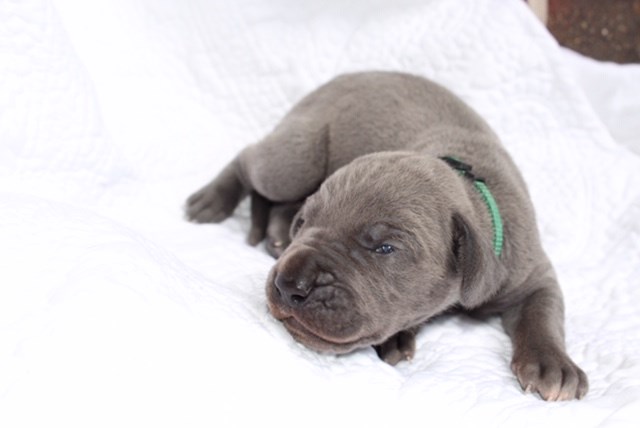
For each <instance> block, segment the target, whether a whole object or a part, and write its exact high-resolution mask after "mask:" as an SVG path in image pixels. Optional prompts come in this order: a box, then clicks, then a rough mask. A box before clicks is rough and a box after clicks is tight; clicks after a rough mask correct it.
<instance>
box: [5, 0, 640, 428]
mask: <svg viewBox="0 0 640 428" xmlns="http://www.w3.org/2000/svg"><path fill="white" fill-rule="evenodd" d="M368 69H385V70H403V71H408V72H412V73H417V74H421V75H424V76H427V77H430V78H432V79H434V80H436V81H438V82H440V83H442V84H444V85H446V86H447V87H449V88H450V89H451V90H453V91H454V92H456V93H457V94H459V95H460V96H461V97H462V98H463V99H465V100H466V101H467V102H468V103H470V104H471V105H472V106H473V107H474V108H475V109H477V110H478V111H479V112H480V113H481V114H482V115H483V116H484V117H485V118H486V119H487V120H488V121H489V122H490V124H491V125H492V126H493V127H494V128H495V130H496V131H497V132H498V134H499V135H500V137H501V138H502V141H503V143H504V145H505V146H506V147H507V148H508V150H509V151H510V152H511V153H512V155H513V157H514V158H515V160H516V162H517V163H518V165H519V166H520V167H521V169H522V171H523V173H524V175H525V178H526V180H527V181H528V184H529V187H530V190H531V193H532V197H533V199H534V204H535V205H536V208H537V213H538V220H539V225H540V230H541V232H542V236H543V241H544V246H545V248H546V249H547V251H548V253H549V255H550V257H551V259H552V260H553V262H554V264H555V266H556V269H557V273H558V276H559V278H560V280H561V284H562V287H563V290H564V295H565V301H566V339H567V340H566V341H567V348H568V352H569V354H570V355H571V356H572V357H573V358H574V360H575V362H576V363H577V364H579V365H580V366H581V367H582V368H583V369H584V370H585V371H586V372H587V374H588V375H589V379H590V385H591V389H590V392H589V394H588V395H587V396H586V397H585V398H584V399H583V400H582V401H574V402H566V403H546V402H543V401H542V400H540V399H539V398H538V397H537V396H534V395H530V394H529V395H527V394H524V393H523V392H522V391H521V389H520V387H519V385H518V383H517V381H516V379H515V377H514V376H513V374H512V373H511V371H510V369H509V362H510V357H511V345H510V343H509V340H508V339H507V337H506V335H505V334H504V332H503V331H502V328H501V326H500V322H499V320H497V319H495V320H491V321H489V322H487V323H484V322H483V323H480V322H477V321H474V320H471V319H468V318H466V317H464V316H451V317H446V318H443V319H439V320H437V321H436V322H432V323H430V324H428V325H427V326H425V327H424V328H423V330H422V331H421V333H420V334H419V336H418V338H417V342H418V343H417V348H418V349H417V353H416V356H415V359H414V361H412V362H410V363H401V364H399V365H398V366H397V367H390V366H388V365H386V364H385V363H383V362H381V361H379V360H378V358H377V357H376V355H375V353H374V352H373V350H372V349H363V350H361V351H358V352H355V353H353V354H350V355H346V356H341V357H335V356H327V355H318V354H316V353H314V352H312V351H309V350H307V349H305V348H303V347H302V346H300V345H298V344H297V343H295V342H294V341H293V339H292V338H291V337H290V336H289V335H288V334H287V333H286V331H285V330H284V329H283V328H282V326H281V325H279V324H278V323H277V322H276V321H274V320H273V319H272V318H271V317H270V315H269V314H268V312H267V310H266V306H265V295H264V291H263V290H264V283H265V278H266V275H267V272H268V270H269V269H270V267H271V265H272V264H273V261H272V260H271V259H270V258H269V257H268V256H267V255H266V253H265V251H264V250H263V249H262V248H260V247H258V248H252V247H249V246H248V245H246V243H245V236H246V232H247V229H248V221H247V211H248V210H247V206H246V204H245V205H243V206H242V207H241V209H240V211H239V212H238V213H237V214H236V215H235V216H234V217H233V218H231V219H229V220H227V221H226V222H224V223H222V224H219V225H194V224H190V223H187V222H185V221H184V220H183V218H182V204H183V201H184V199H185V198H186V197H187V196H188V195H189V193H190V192H192V191H194V190H196V188H198V187H199V186H201V185H203V184H204V183H205V182H206V181H207V180H209V179H211V178H212V177H213V176H214V175H215V174H216V173H217V172H218V171H219V170H220V169H221V168H222V166H223V165H225V164H226V163H227V162H228V161H229V160H230V159H231V158H232V157H233V156H234V155H235V154H236V153H237V152H238V151H239V150H240V149H241V148H242V147H244V146H245V145H247V144H250V143H253V142H256V141H257V140H258V139H259V138H261V137H262V136H263V135H265V134H266V133H267V132H269V130H270V129H271V128H272V127H273V126H274V125H275V124H276V123H277V121H278V120H279V119H280V118H281V117H282V115H283V114H284V113H285V112H286V111H287V109H288V108H289V107H290V106H291V105H292V104H293V103H294V102H295V101H297V100H298V99H300V98H301V97H302V96H303V95H305V94H306V93H307V92H308V91H310V90H312V89H313V88H315V87H316V86H317V85H319V84H321V83H323V82H324V81H326V80H328V79H330V78H331V77H333V76H334V75H336V74H339V73H342V72H346V71H354V70H368ZM594 80H597V79H594ZM635 96H640V94H635ZM634 120H635V121H637V120H638V118H637V117H636V118H635V119H634ZM636 137H637V136H636ZM629 141H631V140H628V141H627V144H626V145H621V144H618V143H616V142H615V140H614V139H613V138H611V135H610V132H609V131H608V130H607V128H606V127H605V126H604V125H603V123H602V121H601V120H600V119H599V118H598V116H597V115H596V114H595V112H594V110H593V108H592V107H591V105H590V103H589V100H588V98H587V97H586V96H585V93H584V91H583V90H582V89H581V87H580V86H579V85H578V84H577V83H576V81H575V79H574V78H573V77H572V74H571V72H570V69H569V68H568V67H567V66H566V65H565V63H564V61H563V55H562V53H561V51H560V49H559V48H558V47H557V45H556V44H555V42H554V41H553V39H552V38H551V37H550V36H549V35H548V33H547V32H546V30H545V29H544V27H543V26H542V25H541V24H540V23H538V22H537V21H536V19H535V18H534V17H533V15H531V14H530V12H529V11H528V10H527V8H526V5H525V3H524V2H523V1H520V0H457V1H452V0H399V1H397V0H387V1H385V0H351V1H344V0H314V1H298V0H270V1H266V0H264V1H261V0H233V1H230V0H186V1H178V0H173V1H172V0H92V1H73V0H21V1H9V0H5V1H2V2H0V242H1V247H0V252H1V254H0V275H1V276H0V278H1V279H0V426H2V427H20V426H29V427H41V426H66V427H71V426H74V427H75V426H77V427H96V426H132V427H144V426H154V427H155V426H180V427H182V426H220V427H225V426H240V425H243V426H257V425H258V424H261V425H263V426H264V425H266V426H270V425H273V426H349V425H350V424H356V423H357V424H358V425H357V426H364V424H374V425H377V424H380V425H384V426H398V425H400V426H441V425H444V424H453V425H455V424H464V425H471V424H473V425H474V426H483V425H486V426H501V425H502V426H518V427H524V426H564V427H566V426H575V427H578V426H579V427H594V426H603V425H611V426H638V425H639V422H640V333H639V332H640V306H639V305H638V302H639V301H640V260H639V259H640V155H639V154H638V153H640V151H635V152H634V151H633V150H630V149H629V144H630V143H629ZM639 143H640V142H639ZM636 147H637V146H636ZM247 423H251V424H252V425H247ZM409 424H411V425H409Z"/></svg>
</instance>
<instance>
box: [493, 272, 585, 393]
mask: <svg viewBox="0 0 640 428" xmlns="http://www.w3.org/2000/svg"><path fill="white" fill-rule="evenodd" d="M533 276H534V275H532V277H533ZM540 280H543V281H546V282H547V284H546V285H545V286H542V287H536V288H531V289H533V290H536V291H534V292H533V293H532V294H531V295H529V296H528V297H527V298H525V299H524V300H523V301H522V302H521V303H520V304H518V305H517V306H515V307H513V308H511V309H508V310H507V311H506V312H504V313H503V315H502V322H503V325H504V327H505V330H506V331H507V333H508V334H509V336H510V337H511V340H512V342H513V359H512V361H511V368H512V370H513V372H514V373H515V375H516V377H517V378H518V381H519V382H520V385H521V386H522V388H523V389H524V390H525V391H527V392H529V391H532V392H537V393H538V394H540V396H541V397H542V398H543V399H544V400H550V401H557V400H572V399H575V398H577V399H580V398H582V397H584V395H585V394H586V393H587V390H588V389H589V384H588V381H587V376H586V375H585V373H584V372H583V371H582V370H580V368H579V367H578V366H577V365H576V364H575V363H574V362H573V361H571V359H570V358H569V356H568V355H567V353H566V352H565V347H564V330H563V320H564V305H563V302H562V295H561V294H560V289H559V287H558V285H557V282H556V280H555V278H554V277H553V274H550V276H549V275H548V276H546V277H544V278H530V281H532V282H534V281H535V282H538V281H540Z"/></svg>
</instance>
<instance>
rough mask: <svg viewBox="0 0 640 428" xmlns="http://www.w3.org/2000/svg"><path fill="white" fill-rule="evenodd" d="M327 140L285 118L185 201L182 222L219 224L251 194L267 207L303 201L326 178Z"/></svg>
mask: <svg viewBox="0 0 640 428" xmlns="http://www.w3.org/2000/svg"><path fill="white" fill-rule="evenodd" d="M328 138H329V132H328V127H327V126H321V125H317V124H315V123H313V122H312V123H308V121H305V120H299V119H296V118H295V117H286V118H285V119H284V120H283V121H282V123H280V125H279V126H278V127H277V128H276V129H275V130H274V131H273V132H272V133H271V134H269V135H268V136H267V137H266V138H265V139H264V140H263V141H261V142H260V143H258V144H254V145H252V146H249V147H247V148H245V149H244V150H243V151H242V152H241V153H240V154H239V155H238V156H237V157H236V158H235V159H234V160H233V162H231V163H230V164H229V165H227V167H226V168H224V169H223V170H222V172H221V173H220V174H219V175H218V176H217V177H216V178H215V179H214V180H213V181H211V182H210V183H209V184H207V185H206V186H204V187H203V188H202V189H200V190H198V191H197V192H196V193H194V194H193V195H191V196H190V197H189V198H188V199H187V204H186V216H187V218H188V219H189V220H191V221H193V222H196V223H209V222H211V223H218V222H221V221H223V220H225V219H226V218H227V217H229V216H230V215H231V214H233V211H234V210H235V209H236V207H237V206H238V204H239V203H240V201H241V200H242V199H243V198H244V197H245V196H247V195H248V194H249V193H250V192H251V191H255V192H257V193H258V194H259V195H260V196H261V197H262V198H263V199H265V200H268V201H271V202H287V203H288V202H292V201H300V200H303V199H304V198H306V197H307V196H309V195H310V194H311V193H313V192H314V191H316V190H317V189H318V187H319V186H320V184H321V183H322V181H324V179H325V178H326V174H327V162H328V144H329V143H328ZM254 233H258V231H257V230H256V231H254ZM256 236H257V235H256ZM250 239H251V241H254V240H255V239H257V238H255V239H254V237H251V238H250Z"/></svg>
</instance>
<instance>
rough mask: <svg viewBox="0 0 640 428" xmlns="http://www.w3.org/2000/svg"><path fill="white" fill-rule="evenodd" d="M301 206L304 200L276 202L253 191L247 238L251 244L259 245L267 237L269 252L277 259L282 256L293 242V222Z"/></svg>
mask: <svg viewBox="0 0 640 428" xmlns="http://www.w3.org/2000/svg"><path fill="white" fill-rule="evenodd" d="M301 206H302V202H294V203H291V204H274V203H273V202H271V201H269V200H268V199H265V198H263V197H262V196H261V195H260V194H259V193H258V192H255V191H253V192H251V229H250V230H249V238H248V239H247V241H248V242H249V245H252V246H255V245H258V244H259V243H260V242H262V241H263V240H264V239H265V237H266V238H267V242H266V245H265V247H266V250H267V253H269V254H270V255H271V256H272V257H273V258H275V259H277V258H278V257H280V255H281V254H282V253H283V251H284V250H285V249H286V248H287V247H288V246H289V244H290V243H291V237H290V236H289V231H290V229H291V222H292V221H293V217H295V215H296V214H297V213H298V211H299V210H300V207H301Z"/></svg>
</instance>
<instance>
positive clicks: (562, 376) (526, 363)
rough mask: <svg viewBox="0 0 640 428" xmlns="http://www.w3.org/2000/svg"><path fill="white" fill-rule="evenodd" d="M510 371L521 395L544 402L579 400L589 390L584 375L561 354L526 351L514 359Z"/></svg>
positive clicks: (544, 351) (557, 351)
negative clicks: (532, 395)
mask: <svg viewBox="0 0 640 428" xmlns="http://www.w3.org/2000/svg"><path fill="white" fill-rule="evenodd" d="M511 369H512V370H513V372H514V373H515V375H516V377H517V378H518V382H520V385H521V386H522V389H524V390H525V392H537V393H538V394H540V397H542V399H544V400H547V401H560V400H573V399H581V398H582V397H584V396H585V394H586V393H587V391H588V390H589V382H588V380H587V375H586V374H585V373H584V372H583V371H582V370H581V369H580V368H579V367H578V366H577V365H576V364H575V363H574V362H573V361H571V359H570V358H569V357H568V356H567V354H565V353H564V352H563V351H561V350H557V349H540V350H535V351H534V350H529V351H528V352H524V353H522V354H520V355H516V356H514V358H513V361H512V362H511Z"/></svg>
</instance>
